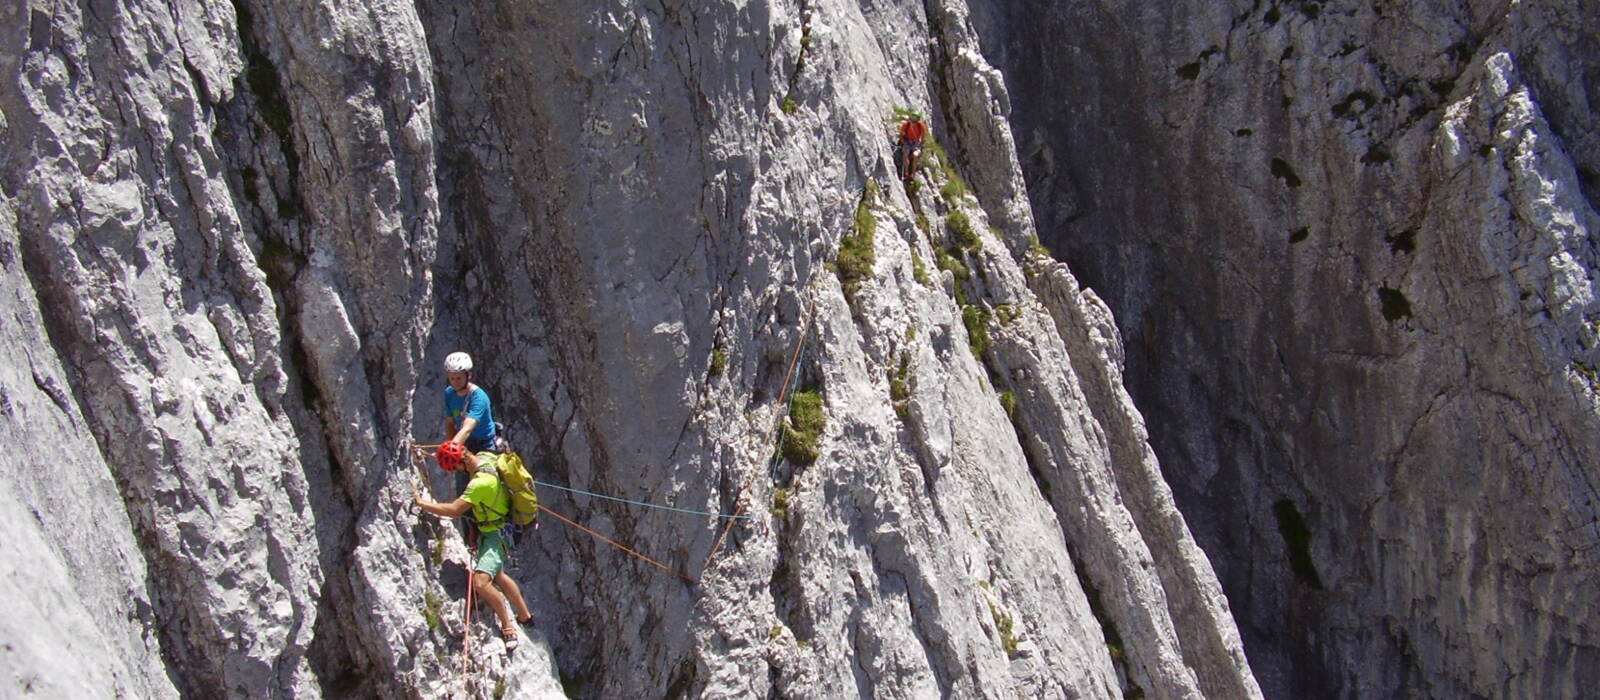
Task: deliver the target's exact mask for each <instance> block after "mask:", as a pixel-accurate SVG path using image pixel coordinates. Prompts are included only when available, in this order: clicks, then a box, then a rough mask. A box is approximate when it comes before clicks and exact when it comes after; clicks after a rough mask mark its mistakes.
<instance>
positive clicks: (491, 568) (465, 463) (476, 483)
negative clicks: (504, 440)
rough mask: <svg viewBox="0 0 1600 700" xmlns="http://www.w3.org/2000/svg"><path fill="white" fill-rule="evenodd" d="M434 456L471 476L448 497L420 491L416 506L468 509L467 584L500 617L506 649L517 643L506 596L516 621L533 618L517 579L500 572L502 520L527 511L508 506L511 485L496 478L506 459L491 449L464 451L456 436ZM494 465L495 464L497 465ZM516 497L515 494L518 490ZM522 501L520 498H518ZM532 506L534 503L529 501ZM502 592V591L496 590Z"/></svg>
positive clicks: (454, 512)
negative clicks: (472, 539) (471, 529)
mask: <svg viewBox="0 0 1600 700" xmlns="http://www.w3.org/2000/svg"><path fill="white" fill-rule="evenodd" d="M510 457H511V460H514V462H515V465H514V466H515V468H516V470H518V471H520V472H521V475H526V474H527V471H526V470H524V469H523V468H522V460H521V459H518V458H516V456H515V455H510ZM434 458H435V459H436V460H438V463H439V468H440V469H443V470H444V471H447V472H455V471H465V472H466V473H468V474H471V475H472V480H471V481H469V482H467V488H466V490H465V491H463V492H462V493H461V497H460V498H457V499H456V500H454V501H451V502H449V503H434V502H433V501H432V500H431V499H429V498H428V497H427V496H426V495H424V493H423V492H421V491H419V492H418V493H417V496H416V503H417V507H418V508H421V509H422V510H424V511H427V512H429V513H432V514H434V515H439V516H443V517H447V518H459V517H461V516H463V515H466V514H467V512H468V511H471V512H472V517H473V519H474V520H477V521H478V531H479V537H478V556H477V561H476V562H475V563H474V565H473V569H472V570H473V574H472V587H473V589H474V590H476V591H477V593H478V596H479V597H480V598H481V599H483V600H486V601H489V606H490V607H492V608H494V612H495V614H496V615H498V616H499V617H500V632H501V636H502V637H503V638H504V639H505V643H506V651H511V650H512V649H515V648H517V639H518V636H517V627H516V625H514V624H512V619H511V611H510V610H508V609H507V607H506V598H510V599H511V607H514V608H516V611H517V618H516V621H517V622H519V623H521V624H523V625H531V624H533V613H532V612H530V611H529V610H528V604H527V603H526V602H525V601H523V599H522V589H520V588H518V587H517V582H516V581H514V580H512V578H511V576H509V575H507V574H506V572H505V570H504V569H505V560H506V544H505V526H506V525H507V524H508V523H510V522H513V521H515V522H517V523H519V524H522V523H526V522H531V521H532V520H533V517H532V515H531V514H529V515H528V516H527V517H526V519H524V514H523V512H521V511H523V510H525V509H526V507H525V506H518V507H516V508H514V507H513V503H514V502H516V501H517V500H518V499H517V498H513V493H512V491H513V489H512V488H511V487H510V486H508V484H507V483H505V482H504V481H503V480H502V477H501V473H500V469H505V468H506V467H508V466H512V465H510V464H507V465H497V462H501V461H507V460H503V459H496V458H495V455H494V454H493V453H489V452H485V453H483V454H481V455H475V454H472V453H471V452H468V451H466V449H465V448H463V447H462V446H461V443H459V442H446V443H444V444H442V445H440V446H439V449H438V451H437V452H435V453H434ZM497 466H498V467H499V469H497ZM524 486H525V487H526V492H527V494H528V495H529V496H530V497H531V495H532V492H533V489H532V486H533V484H532V479H529V480H528V483H526V484H524ZM518 496H519V497H520V496H521V494H520V493H519V494H518ZM524 501H525V499H524ZM533 508H534V509H535V512H536V510H537V508H538V505H537V501H534V503H533ZM502 592H504V594H505V595H504V597H502V596H501V593H502Z"/></svg>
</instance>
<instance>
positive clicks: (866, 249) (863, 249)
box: [834, 187, 878, 297]
mask: <svg viewBox="0 0 1600 700" xmlns="http://www.w3.org/2000/svg"><path fill="white" fill-rule="evenodd" d="M873 195H874V192H873V190H872V188H871V187H869V188H868V189H867V190H866V191H864V192H863V193H862V197H861V202H860V203H858V204H857V205H856V216H855V226H854V227H852V228H851V230H850V233H848V234H846V235H845V236H844V237H843V238H840V239H839V257H838V258H837V259H836V260H835V261H834V272H835V273H836V274H837V275H838V276H839V284H840V285H841V286H843V287H844V293H845V296H846V297H853V296H855V293H856V290H858V289H860V288H861V281H862V280H864V279H866V278H868V277H871V276H872V266H873V264H874V263H876V262H877V254H876V252H875V251H874V247H873V242H874V238H875V236H876V235H877V231H878V218H877V217H876V216H873V214H872V206H871V201H872V200H873V199H874V196H873Z"/></svg>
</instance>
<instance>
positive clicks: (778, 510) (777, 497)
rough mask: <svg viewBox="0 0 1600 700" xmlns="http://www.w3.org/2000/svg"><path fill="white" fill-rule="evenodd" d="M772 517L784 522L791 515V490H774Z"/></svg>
mask: <svg viewBox="0 0 1600 700" xmlns="http://www.w3.org/2000/svg"><path fill="white" fill-rule="evenodd" d="M771 512H772V516H773V517H775V518H777V519H779V520H782V519H784V518H785V517H788V515H789V489H786V488H776V489H773V490H772V511H771Z"/></svg>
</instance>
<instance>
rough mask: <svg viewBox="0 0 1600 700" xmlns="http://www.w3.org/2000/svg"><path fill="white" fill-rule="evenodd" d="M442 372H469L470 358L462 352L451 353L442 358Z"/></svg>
mask: <svg viewBox="0 0 1600 700" xmlns="http://www.w3.org/2000/svg"><path fill="white" fill-rule="evenodd" d="M444 371H446V372H471V371H472V356H471V355H468V354H466V353H464V352H452V353H450V355H449V356H448V357H446V358H444Z"/></svg>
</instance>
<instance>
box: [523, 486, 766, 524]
mask: <svg viewBox="0 0 1600 700" xmlns="http://www.w3.org/2000/svg"><path fill="white" fill-rule="evenodd" d="M533 483H535V484H538V485H540V486H548V487H550V488H553V489H555V490H557V491H566V492H568V493H576V494H582V495H584V496H593V497H594V498H603V499H605V500H608V501H616V502H618V503H627V504H630V505H635V506H644V507H645V508H657V509H660V510H670V511H672V512H674V513H687V514H689V515H709V516H712V517H714V518H738V519H746V520H748V519H751V518H753V517H754V516H750V515H735V514H732V513H714V512H712V511H708V510H689V509H687V508H674V507H672V506H663V505H657V504H655V503H645V502H644V501H633V500H629V499H626V498H617V497H616V496H607V495H605V494H603V493H594V492H593V491H585V490H583V489H575V488H569V487H566V486H557V485H555V484H552V483H548V482H544V481H539V480H538V479H534V480H533Z"/></svg>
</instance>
